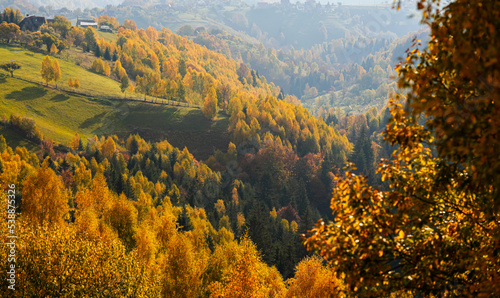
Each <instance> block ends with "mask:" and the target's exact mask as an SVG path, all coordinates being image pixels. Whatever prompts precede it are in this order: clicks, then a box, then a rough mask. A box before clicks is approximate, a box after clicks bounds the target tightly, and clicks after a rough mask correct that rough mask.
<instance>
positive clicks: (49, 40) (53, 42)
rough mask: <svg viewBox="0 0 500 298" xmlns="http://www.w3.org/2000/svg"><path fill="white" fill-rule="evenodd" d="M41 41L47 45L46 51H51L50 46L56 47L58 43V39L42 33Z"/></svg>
mask: <svg viewBox="0 0 500 298" xmlns="http://www.w3.org/2000/svg"><path fill="white" fill-rule="evenodd" d="M42 42H43V44H44V45H45V46H46V47H47V52H49V53H50V52H51V51H52V46H53V45H55V46H56V48H57V44H59V42H60V40H59V39H58V38H57V37H55V36H54V35H52V34H49V33H44V34H43V35H42Z"/></svg>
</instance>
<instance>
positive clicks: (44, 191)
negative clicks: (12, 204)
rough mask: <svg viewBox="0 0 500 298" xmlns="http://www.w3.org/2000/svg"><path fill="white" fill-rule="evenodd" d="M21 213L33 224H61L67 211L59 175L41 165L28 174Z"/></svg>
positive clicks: (45, 163) (65, 197) (47, 166)
mask: <svg viewBox="0 0 500 298" xmlns="http://www.w3.org/2000/svg"><path fill="white" fill-rule="evenodd" d="M22 208H23V215H24V217H25V218H26V219H28V220H29V221H31V222H33V223H34V224H39V225H41V224H43V223H52V224H61V223H62V222H63V221H64V216H66V215H67V212H68V200H67V194H66V191H65V189H64V184H63V183H62V181H61V179H60V177H58V176H57V175H56V173H55V172H54V171H53V170H52V169H51V168H50V167H49V160H48V159H46V160H45V161H44V162H43V164H42V167H41V168H40V169H39V170H38V171H37V172H36V174H34V175H33V176H30V177H29V178H28V179H27V180H26V182H25V183H24V188H23V202H22Z"/></svg>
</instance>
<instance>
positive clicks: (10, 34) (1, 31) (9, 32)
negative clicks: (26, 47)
mask: <svg viewBox="0 0 500 298" xmlns="http://www.w3.org/2000/svg"><path fill="white" fill-rule="evenodd" d="M20 33H21V29H19V26H18V25H16V24H13V23H8V22H5V21H4V22H2V23H1V24H0V40H5V41H6V42H7V43H10V42H11V41H12V40H13V39H16V38H17V36H18V35H19V34H20Z"/></svg>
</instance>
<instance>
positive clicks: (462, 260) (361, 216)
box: [306, 0, 500, 296]
mask: <svg viewBox="0 0 500 298" xmlns="http://www.w3.org/2000/svg"><path fill="white" fill-rule="evenodd" d="M435 2H439V1H426V2H424V1H423V0H421V1H418V3H417V4H418V8H419V9H420V10H422V11H423V16H424V17H423V21H424V22H425V23H426V24H429V26H430V29H431V33H430V36H431V38H430V40H429V42H428V45H427V47H426V49H425V50H422V49H419V48H414V49H413V50H411V51H409V54H408V57H407V58H406V61H405V62H404V63H402V64H401V65H400V66H399V67H398V68H397V69H398V71H399V80H398V85H399V88H401V89H402V90H409V93H408V94H407V96H406V101H405V102H404V105H405V106H406V107H405V108H403V104H402V103H399V102H396V101H394V102H392V104H391V115H392V118H391V119H390V120H389V124H388V126H387V128H386V130H385V133H384V134H385V139H386V140H387V141H388V142H389V143H390V144H391V145H397V146H398V149H397V150H396V151H395V152H394V153H393V158H392V159H391V160H390V161H389V160H384V161H383V163H382V164H381V165H380V166H379V168H378V172H379V173H380V174H381V175H382V179H383V180H388V181H389V182H390V186H389V188H388V190H384V191H382V190H378V189H375V188H373V187H371V186H369V185H368V183H367V181H366V179H365V178H363V177H359V176H357V175H353V173H352V171H347V173H346V175H345V177H343V178H341V177H339V176H338V177H337V185H336V187H335V189H334V191H333V197H332V202H331V207H332V210H333V213H334V214H335V223H330V224H325V223H324V222H319V223H318V224H316V226H315V228H314V229H313V231H312V232H313V233H312V235H311V236H310V237H309V238H307V240H306V244H307V246H308V248H309V249H311V250H316V251H318V252H319V253H320V254H321V255H322V256H324V257H325V258H326V259H327V260H329V262H330V264H331V265H332V267H333V268H334V270H336V271H337V272H338V273H340V274H345V283H346V284H347V285H349V287H348V288H349V289H350V290H349V291H350V292H351V294H353V295H355V296H385V295H388V294H389V293H391V292H393V291H396V290H403V289H404V290H407V291H411V292H413V293H414V294H422V295H450V296H453V295H460V296H482V295H485V296H498V295H499V293H500V285H499V283H498V282H497V280H499V278H500V275H499V270H500V260H499V258H498V238H497V236H496V235H499V233H500V225H499V209H500V160H499V159H498V148H499V146H500V138H499V137H498V126H499V124H500V119H499V118H498V117H497V115H498V114H497V113H498V112H499V111H500V99H499V96H500V95H499V94H500V85H499V84H498V82H499V81H500V73H499V72H498V69H499V68H500V60H498V59H496V57H498V56H499V54H500V53H499V52H500V39H498V38H497V37H496V35H495V34H496V32H495V30H493V29H492V28H498V27H499V26H500V18H498V13H497V12H498V11H499V9H500V3H499V2H498V1H475V2H469V1H465V0H456V1H453V2H451V3H447V5H446V6H444V7H440V8H439V9H437V8H436V7H435V6H434V5H435ZM471 19H473V20H476V21H475V22H470V20H471ZM415 45H418V41H415ZM478 53H483V54H484V56H483V54H481V55H478Z"/></svg>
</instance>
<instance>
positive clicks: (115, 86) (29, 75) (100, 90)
mask: <svg viewBox="0 0 500 298" xmlns="http://www.w3.org/2000/svg"><path fill="white" fill-rule="evenodd" d="M64 55H65V54H64V52H63V54H61V55H60V56H59V57H61V58H64ZM44 57H45V55H44V54H41V53H34V52H31V51H29V50H26V49H23V48H20V47H12V46H8V45H4V44H1V45H0V63H3V62H6V61H11V60H15V61H17V62H18V63H20V64H21V69H19V70H17V71H15V72H14V76H15V77H20V78H24V79H27V80H30V81H37V82H42V81H43V79H42V76H41V75H40V69H41V67H42V60H43V58H44ZM59 57H58V56H56V59H57V60H58V61H59V66H60V68H61V79H60V80H59V81H58V85H59V86H60V87H61V86H62V87H64V88H69V87H68V80H69V78H70V77H72V78H75V77H77V78H78V80H79V81H80V89H79V91H81V92H85V93H91V94H92V95H99V96H109V97H123V94H122V92H121V90H120V85H119V83H118V82H116V81H114V80H112V79H110V78H108V77H106V76H101V75H97V74H95V73H92V72H90V71H88V70H86V69H85V68H83V67H80V66H78V65H76V64H75V62H71V61H65V60H63V59H61V58H59ZM53 58H54V57H51V59H53ZM51 84H53V83H51Z"/></svg>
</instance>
